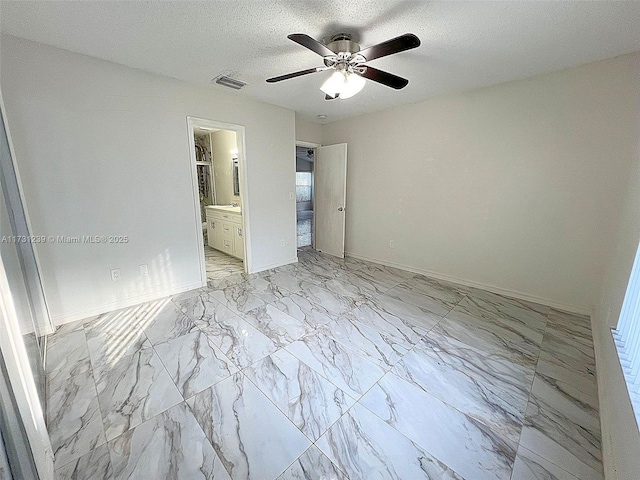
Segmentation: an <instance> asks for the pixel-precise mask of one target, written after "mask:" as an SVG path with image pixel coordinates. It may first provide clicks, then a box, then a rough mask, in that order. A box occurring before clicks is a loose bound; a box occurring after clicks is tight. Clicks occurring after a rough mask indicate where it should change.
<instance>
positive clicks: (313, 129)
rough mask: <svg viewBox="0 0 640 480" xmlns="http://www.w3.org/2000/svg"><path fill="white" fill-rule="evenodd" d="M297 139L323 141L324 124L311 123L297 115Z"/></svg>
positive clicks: (309, 141) (310, 141) (301, 140)
mask: <svg viewBox="0 0 640 480" xmlns="http://www.w3.org/2000/svg"><path fill="white" fill-rule="evenodd" d="M296 141H298V142H306V143H318V144H319V143H321V141H322V125H320V124H318V123H311V122H309V121H308V120H304V119H303V118H300V117H299V116H297V115H296Z"/></svg>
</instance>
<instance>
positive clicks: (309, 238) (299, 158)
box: [296, 145, 316, 248]
mask: <svg viewBox="0 0 640 480" xmlns="http://www.w3.org/2000/svg"><path fill="white" fill-rule="evenodd" d="M315 151H316V150H315V148H313V147H305V146H301V145H296V235H297V246H298V248H304V247H313V244H314V238H313V233H314V228H313V226H314V215H313V186H314V185H313V167H314V160H315Z"/></svg>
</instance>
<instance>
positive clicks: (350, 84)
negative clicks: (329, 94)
mask: <svg viewBox="0 0 640 480" xmlns="http://www.w3.org/2000/svg"><path fill="white" fill-rule="evenodd" d="M365 83H367V81H366V80H365V79H364V78H363V77H361V76H360V75H358V74H357V73H347V74H346V81H345V82H344V85H343V87H342V91H341V92H340V98H341V99H343V100H344V99H346V98H351V97H353V96H354V95H355V94H356V93H359V92H360V91H361V90H362V89H363V88H364V85H365Z"/></svg>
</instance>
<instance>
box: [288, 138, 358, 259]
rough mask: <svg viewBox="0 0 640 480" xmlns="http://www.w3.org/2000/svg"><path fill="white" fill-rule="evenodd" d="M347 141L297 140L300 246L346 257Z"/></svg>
mask: <svg viewBox="0 0 640 480" xmlns="http://www.w3.org/2000/svg"><path fill="white" fill-rule="evenodd" d="M346 200H347V144H346V143H338V144H336V145H326V146H321V145H317V144H311V143H296V222H297V225H296V227H297V233H298V249H300V248H313V249H314V250H317V251H319V252H323V253H327V254H329V255H333V256H336V257H339V258H344V241H345V225H346V222H345V219H346Z"/></svg>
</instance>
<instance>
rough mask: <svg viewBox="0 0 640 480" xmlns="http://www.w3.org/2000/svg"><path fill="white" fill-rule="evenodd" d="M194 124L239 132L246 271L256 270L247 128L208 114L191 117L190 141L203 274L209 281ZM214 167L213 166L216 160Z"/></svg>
mask: <svg viewBox="0 0 640 480" xmlns="http://www.w3.org/2000/svg"><path fill="white" fill-rule="evenodd" d="M194 127H204V128H205V129H207V128H208V129H217V130H231V131H233V132H236V143H237V146H238V170H239V174H240V179H239V182H240V199H241V202H242V224H243V225H242V227H243V233H244V235H243V238H244V260H243V263H244V271H245V272H246V273H253V271H252V263H253V257H252V255H251V228H250V222H249V212H250V211H251V210H250V208H249V187H248V185H249V182H248V181H247V180H248V179H247V168H246V163H247V158H246V155H245V152H246V141H245V128H244V126H243V125H236V124H235V123H225V122H218V121H215V120H207V119H205V118H198V117H190V116H188V117H187V133H188V136H189V138H188V141H189V163H190V165H189V168H190V170H191V183H192V193H193V202H194V203H193V206H194V213H195V219H196V235H197V237H196V245H197V246H198V258H199V260H200V278H201V279H202V281H203V282H204V284H205V285H206V283H207V265H206V262H205V258H204V242H203V237H202V218H201V216H200V195H199V192H198V183H197V171H196V150H195V148H196V147H195V140H194V137H193V135H194ZM211 163H212V170H213V162H211Z"/></svg>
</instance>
